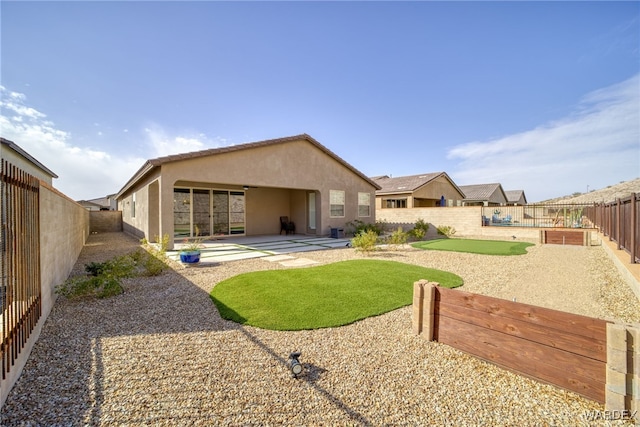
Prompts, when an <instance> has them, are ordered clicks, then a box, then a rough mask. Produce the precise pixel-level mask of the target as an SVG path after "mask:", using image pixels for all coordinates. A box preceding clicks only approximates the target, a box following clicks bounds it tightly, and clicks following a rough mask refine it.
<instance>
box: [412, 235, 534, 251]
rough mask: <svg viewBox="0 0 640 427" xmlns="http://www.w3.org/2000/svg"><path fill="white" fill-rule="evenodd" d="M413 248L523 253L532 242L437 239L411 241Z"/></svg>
mask: <svg viewBox="0 0 640 427" xmlns="http://www.w3.org/2000/svg"><path fill="white" fill-rule="evenodd" d="M411 246H413V247H414V248H419V249H425V250H433V251H453V252H468V253H472V254H482V255H524V254H526V253H527V249H526V248H528V247H529V246H533V243H525V242H507V241H502V240H474V239H438V240H427V241H424V242H416V243H412V244H411Z"/></svg>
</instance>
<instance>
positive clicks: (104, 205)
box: [78, 194, 118, 211]
mask: <svg viewBox="0 0 640 427" xmlns="http://www.w3.org/2000/svg"><path fill="white" fill-rule="evenodd" d="M115 196H116V195H115V194H110V195H108V196H106V197H99V198H97V199H89V200H78V203H79V204H81V205H82V206H84V207H85V209H87V210H89V211H115V210H117V209H118V202H117V200H116V197H115Z"/></svg>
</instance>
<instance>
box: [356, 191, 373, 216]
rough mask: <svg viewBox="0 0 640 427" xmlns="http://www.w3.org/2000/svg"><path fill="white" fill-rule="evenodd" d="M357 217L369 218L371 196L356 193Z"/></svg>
mask: <svg viewBox="0 0 640 427" xmlns="http://www.w3.org/2000/svg"><path fill="white" fill-rule="evenodd" d="M358 216H371V194H369V193H358Z"/></svg>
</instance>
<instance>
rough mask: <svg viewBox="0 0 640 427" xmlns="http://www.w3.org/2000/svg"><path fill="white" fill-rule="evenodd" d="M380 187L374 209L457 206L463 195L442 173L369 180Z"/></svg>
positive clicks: (447, 176) (380, 177) (385, 176)
mask: <svg viewBox="0 0 640 427" xmlns="http://www.w3.org/2000/svg"><path fill="white" fill-rule="evenodd" d="M371 179H372V180H373V181H375V182H376V184H378V185H379V186H380V189H379V190H378V191H376V209H399V208H400V209H401V208H425V207H436V206H443V207H444V206H460V205H461V203H462V200H463V199H464V193H463V192H462V191H461V190H460V188H459V187H458V186H457V185H456V184H455V183H454V182H453V180H452V179H451V178H450V177H449V175H447V174H446V173H445V172H434V173H424V174H420V175H409V176H399V177H395V178H394V177H390V176H387V175H383V176H377V177H372V178H371Z"/></svg>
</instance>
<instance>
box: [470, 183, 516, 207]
mask: <svg viewBox="0 0 640 427" xmlns="http://www.w3.org/2000/svg"><path fill="white" fill-rule="evenodd" d="M460 189H461V190H462V191H463V192H464V195H465V198H464V201H463V205H464V206H504V205H506V204H507V196H506V194H505V192H504V190H503V189H502V185H501V184H499V183H492V184H473V185H461V186H460Z"/></svg>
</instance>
